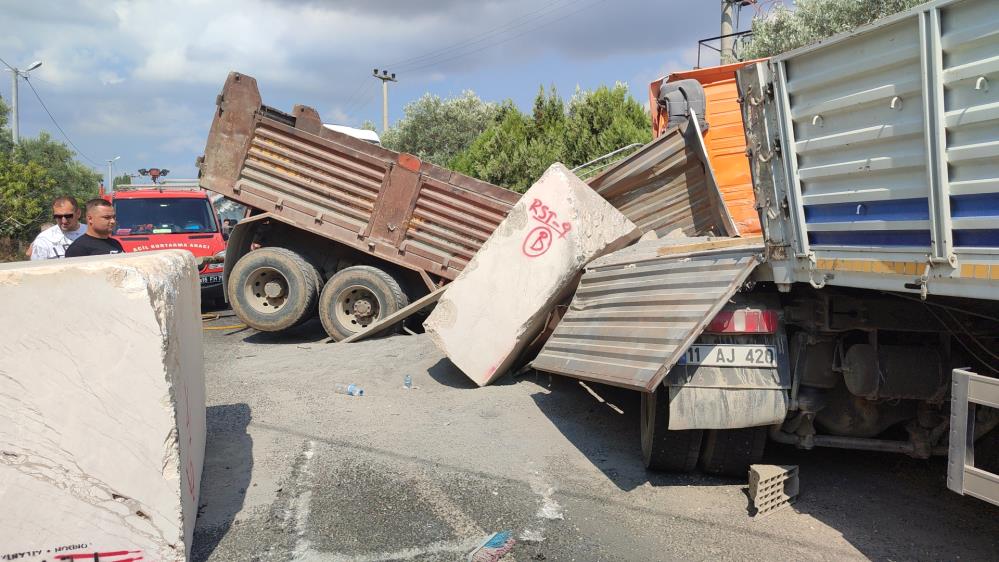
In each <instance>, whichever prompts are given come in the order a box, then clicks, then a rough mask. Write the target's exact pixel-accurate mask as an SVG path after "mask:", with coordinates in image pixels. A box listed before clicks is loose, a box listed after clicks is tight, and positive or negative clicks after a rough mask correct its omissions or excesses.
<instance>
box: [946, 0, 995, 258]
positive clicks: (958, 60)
mask: <svg viewBox="0 0 999 562" xmlns="http://www.w3.org/2000/svg"><path fill="white" fill-rule="evenodd" d="M996 8H997V6H996V4H995V2H980V1H979V2H964V3H958V4H953V5H950V6H947V7H945V8H943V9H942V10H941V11H940V16H939V19H940V24H939V26H940V35H941V37H940V47H941V51H942V53H941V61H940V62H941V67H942V68H941V70H942V73H941V74H942V76H941V81H942V82H943V85H942V87H943V106H944V107H943V111H944V116H943V126H944V129H945V131H946V135H945V142H946V159H947V164H948V166H947V177H948V180H949V187H950V198H949V200H950V216H951V222H952V228H953V231H952V236H953V245H954V251H955V252H956V253H957V254H958V255H962V254H972V253H975V252H980V251H981V250H982V249H984V248H999V166H997V165H996V163H997V162H999V10H997V9H996Z"/></svg>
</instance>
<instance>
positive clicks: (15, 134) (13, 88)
mask: <svg viewBox="0 0 999 562" xmlns="http://www.w3.org/2000/svg"><path fill="white" fill-rule="evenodd" d="M39 66H42V61H40V60H36V61H35V62H33V63H31V64H30V65H29V66H28V68H25V69H24V70H21V69H19V68H14V67H11V68H9V69H8V70H9V71H10V103H11V108H10V117H11V123H10V134H11V138H13V139H14V144H17V143H18V142H19V141H20V140H21V135H20V131H19V130H18V119H17V78H18V77H19V76H21V77H24V78H25V79H27V78H28V73H29V72H31V71H32V70H34V69H36V68H38V67H39Z"/></svg>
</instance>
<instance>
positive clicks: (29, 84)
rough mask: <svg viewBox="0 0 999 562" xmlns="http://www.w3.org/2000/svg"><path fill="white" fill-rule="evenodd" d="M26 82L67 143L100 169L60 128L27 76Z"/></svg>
mask: <svg viewBox="0 0 999 562" xmlns="http://www.w3.org/2000/svg"><path fill="white" fill-rule="evenodd" d="M4 64H7V63H4ZM24 81H25V82H26V83H27V84H28V87H29V88H31V92H32V93H33V94H35V98H36V99H37V100H38V103H39V104H41V106H42V109H44V110H45V113H46V114H48V116H49V119H51V120H52V124H53V125H55V126H56V129H59V132H60V133H62V136H63V138H65V139H66V142H68V143H69V145H70V146H72V147H73V148H75V149H76V153H77V154H79V155H80V156H82V157H83V159H84V160H86V161H87V162H90V163H91V164H93V165H94V166H98V167H100V165H99V164H98V163H97V162H94V161H93V159H91V158H90V157H89V156H87V155H86V154H84V153H83V151H82V150H80V147H78V146H76V143H74V142H73V141H72V140H70V138H69V135H67V134H66V131H64V130H63V129H62V127H61V126H59V122H58V121H56V119H55V117H53V116H52V112H51V111H49V108H48V107H46V106H45V102H44V101H42V96H40V95H38V90H36V89H35V86H34V84H32V83H31V80H28V77H27V76H25V77H24Z"/></svg>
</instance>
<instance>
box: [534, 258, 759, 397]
mask: <svg viewBox="0 0 999 562" xmlns="http://www.w3.org/2000/svg"><path fill="white" fill-rule="evenodd" d="M762 250H763V248H762V245H761V243H760V239H759V238H753V239H748V240H742V239H720V240H718V239H716V240H708V239H705V238H697V239H664V240H651V241H647V242H640V243H638V244H635V245H634V246H631V247H629V248H625V249H623V250H620V251H617V252H614V253H612V254H608V255H606V256H604V257H602V258H600V259H597V260H594V261H593V262H592V263H590V264H589V265H588V266H587V268H586V272H585V273H584V274H583V277H582V280H581V282H580V284H579V288H578V289H577V290H576V294H575V296H574V297H573V299H572V303H571V304H570V306H569V310H568V312H567V313H566V315H565V316H564V317H563V318H562V321H561V322H560V323H559V325H558V327H556V328H555V333H554V334H552V337H551V338H550V339H549V340H548V342H547V343H546V344H545V346H544V348H543V349H542V350H541V353H539V354H538V357H537V358H536V359H535V360H534V362H533V363H532V366H533V367H534V368H535V369H538V370H541V371H548V372H551V373H557V374H561V375H567V376H570V377H575V378H580V379H583V380H589V381H596V382H602V383H606V384H611V385H614V386H620V387H624V388H632V389H635V390H642V391H651V390H653V389H655V388H656V386H657V385H658V384H659V383H660V382H662V379H663V377H664V376H665V375H666V373H667V372H668V371H669V369H670V368H671V367H672V366H673V365H674V364H676V362H677V361H678V360H679V358H680V356H681V355H682V354H683V353H684V352H685V351H686V350H687V348H688V347H690V344H691V343H693V341H694V340H695V339H696V338H697V337H698V336H699V335H700V334H701V332H702V331H704V328H705V327H706V326H707V324H708V322H710V320H711V319H712V318H713V317H714V316H715V314H717V313H718V311H720V310H721V309H722V307H723V306H725V303H726V302H727V301H728V299H729V298H730V297H731V296H732V295H733V294H735V292H736V291H738V290H739V288H740V287H741V286H742V284H743V282H745V280H746V278H747V277H748V276H749V274H750V273H751V272H752V271H753V269H755V268H756V266H757V265H758V264H759V263H760V252H762Z"/></svg>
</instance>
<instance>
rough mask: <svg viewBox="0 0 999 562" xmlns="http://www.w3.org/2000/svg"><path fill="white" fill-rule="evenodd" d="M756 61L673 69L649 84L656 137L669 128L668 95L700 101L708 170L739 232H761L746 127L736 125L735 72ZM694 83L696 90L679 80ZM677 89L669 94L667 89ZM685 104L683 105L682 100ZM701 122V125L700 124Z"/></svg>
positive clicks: (739, 120) (739, 117)
mask: <svg viewBox="0 0 999 562" xmlns="http://www.w3.org/2000/svg"><path fill="white" fill-rule="evenodd" d="M753 62H756V61H744V62H738V63H735V64H727V65H723V66H714V67H710V68H699V69H696V70H688V71H684V72H674V73H672V74H668V75H666V76H665V77H663V78H660V79H658V80H656V81H654V82H652V84H650V85H649V107H651V108H652V134H653V136H654V137H656V138H658V137H659V136H660V135H661V134H662V133H663V132H664V131H666V129H667V128H668V127H669V125H670V123H669V100H670V99H671V98H674V96H681V97H683V98H686V97H688V96H697V97H700V99H701V100H703V106H704V114H703V115H699V116H698V119H700V120H701V121H702V122H703V123H702V127H704V129H705V131H704V144H705V147H706V148H707V152H708V160H709V161H710V163H711V168H712V169H713V170H714V174H715V180H716V181H717V183H718V190H719V191H721V196H722V199H723V200H724V202H725V206H726V207H728V211H729V214H731V215H732V220H734V221H735V224H736V226H737V227H738V229H739V234H740V235H742V236H751V235H756V234H760V233H761V228H760V218H759V212H758V211H757V210H756V198H755V196H754V194H753V180H752V176H751V175H750V170H749V161H748V160H747V158H746V131H745V128H744V127H743V124H742V110H741V107H740V106H739V93H738V91H737V90H736V85H735V72H736V71H737V70H739V69H740V68H742V67H744V66H746V65H747V64H751V63H753ZM691 81H693V82H696V84H697V85H699V88H698V87H697V86H694V89H696V90H698V91H696V92H690V91H688V90H687V89H686V88H684V84H690V82H691ZM674 89H679V91H677V92H676V93H675V94H673V93H672V92H671V90H674ZM684 106H685V107H686V104H684ZM705 123H706V125H705Z"/></svg>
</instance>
